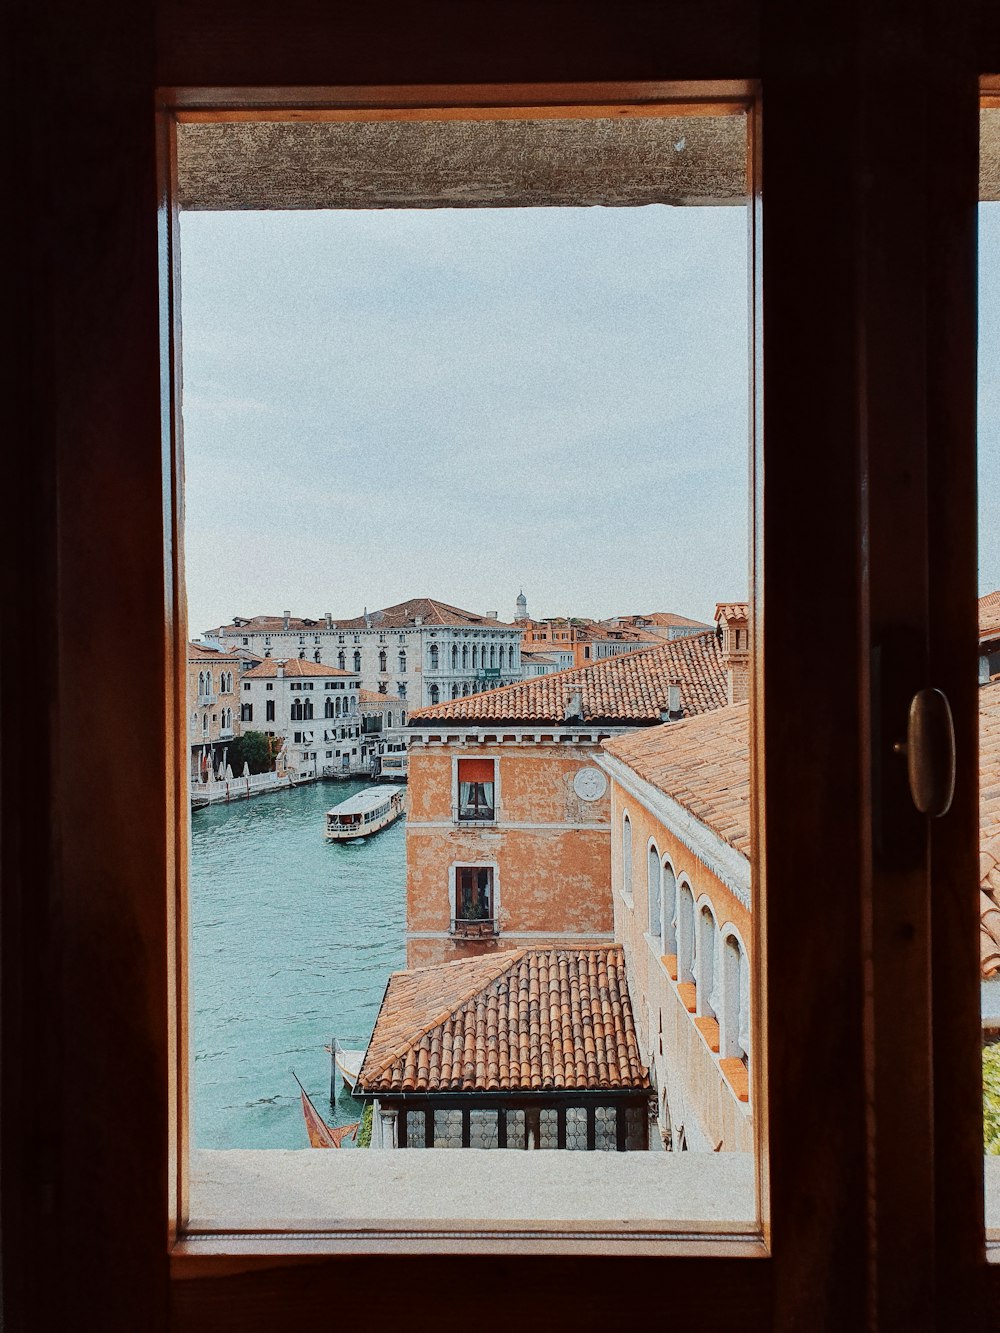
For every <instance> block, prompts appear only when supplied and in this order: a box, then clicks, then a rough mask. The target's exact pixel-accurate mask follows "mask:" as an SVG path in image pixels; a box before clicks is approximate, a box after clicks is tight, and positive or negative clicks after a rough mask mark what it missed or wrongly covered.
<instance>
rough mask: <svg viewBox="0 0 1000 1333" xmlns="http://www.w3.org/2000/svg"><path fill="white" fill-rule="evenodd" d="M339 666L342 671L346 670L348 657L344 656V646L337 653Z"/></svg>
mask: <svg viewBox="0 0 1000 1333" xmlns="http://www.w3.org/2000/svg"><path fill="white" fill-rule="evenodd" d="M337 666H338V667H339V668H340V670H341V671H344V670H345V669H346V667H347V658H346V657H345V656H344V650H343V648H341V650H340V652H339V653H338V654H337Z"/></svg>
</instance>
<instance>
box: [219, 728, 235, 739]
mask: <svg viewBox="0 0 1000 1333" xmlns="http://www.w3.org/2000/svg"><path fill="white" fill-rule="evenodd" d="M235 735H236V733H235V732H234V731H233V729H232V727H220V728H219V740H221V741H229V740H232V738H233V737H234V736H235Z"/></svg>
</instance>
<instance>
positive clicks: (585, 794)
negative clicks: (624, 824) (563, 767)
mask: <svg viewBox="0 0 1000 1333" xmlns="http://www.w3.org/2000/svg"><path fill="white" fill-rule="evenodd" d="M607 789H608V780H607V778H606V777H605V776H604V774H603V773H602V772H601V770H600V769H599V768H581V769H580V770H579V771H578V772H577V774H576V776H575V777H574V779H573V790H574V791H575V792H576V794H577V796H579V798H580V800H581V801H599V800H600V799H601V797H602V796H603V795H604V793H605V792H606V791H607Z"/></svg>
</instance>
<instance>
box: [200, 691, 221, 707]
mask: <svg viewBox="0 0 1000 1333" xmlns="http://www.w3.org/2000/svg"><path fill="white" fill-rule="evenodd" d="M218 699H219V696H218V695H217V694H199V695H198V707H199V708H206V707H207V706H208V705H209V704H214V703H217V702H218Z"/></svg>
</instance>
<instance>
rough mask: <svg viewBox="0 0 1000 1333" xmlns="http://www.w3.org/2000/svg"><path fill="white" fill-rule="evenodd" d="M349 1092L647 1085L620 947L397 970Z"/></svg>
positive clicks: (511, 954) (509, 954) (522, 953)
mask: <svg viewBox="0 0 1000 1333" xmlns="http://www.w3.org/2000/svg"><path fill="white" fill-rule="evenodd" d="M358 1086H359V1088H360V1089H361V1090H362V1091H364V1092H366V1093H380V1092H382V1093H384V1092H448V1091H460V1092H473V1091H477V1092H491V1091H501V1090H506V1091H518V1092H527V1091H532V1090H537V1091H552V1090H555V1089H570V1088H572V1089H593V1090H598V1089H601V1088H618V1089H635V1090H639V1091H642V1090H645V1089H647V1088H648V1087H649V1074H648V1072H647V1070H646V1068H645V1066H644V1065H643V1064H642V1062H641V1060H640V1059H639V1044H638V1040H637V1038H636V1034H635V1024H634V1022H633V1019H632V1008H631V1005H630V1003H629V996H628V987H627V985H626V981H625V957H624V954H623V952H622V950H621V947H620V946H618V945H611V946H605V947H602V948H594V949H516V950H510V951H506V952H502V953H494V954H487V955H485V956H483V957H480V958H468V959H463V960H462V961H460V962H457V963H442V964H439V965H438V966H436V967H423V968H415V969H412V970H410V971H407V972H394V973H393V975H392V976H391V977H390V978H389V984H388V986H387V987H386V992H385V998H384V999H383V1001H382V1007H381V1009H380V1010H379V1015H378V1019H377V1021H376V1023H375V1031H374V1032H373V1033H372V1039H371V1041H370V1042H369V1045H368V1050H367V1052H366V1053H365V1059H364V1063H363V1064H362V1067H361V1073H360V1075H359V1076H358Z"/></svg>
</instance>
